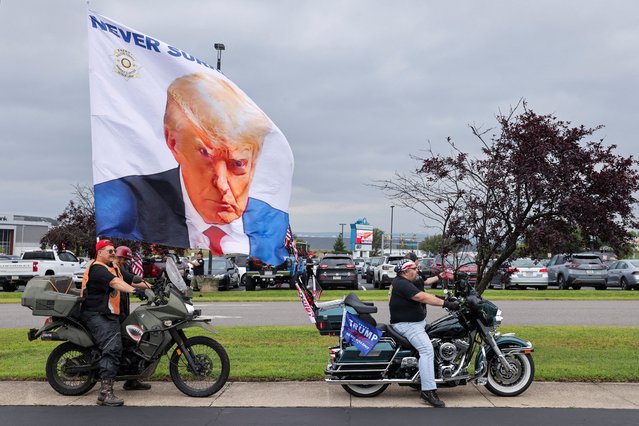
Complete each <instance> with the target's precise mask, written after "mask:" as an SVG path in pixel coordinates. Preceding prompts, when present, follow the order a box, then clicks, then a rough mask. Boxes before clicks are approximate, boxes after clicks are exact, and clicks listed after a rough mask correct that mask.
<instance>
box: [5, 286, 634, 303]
mask: <svg viewBox="0 0 639 426" xmlns="http://www.w3.org/2000/svg"><path fill="white" fill-rule="evenodd" d="M428 291H429V292H431V293H434V294H443V292H442V290H441V289H437V290H428ZM350 292H351V290H326V291H324V292H323V293H322V299H321V300H322V301H327V300H333V299H341V298H343V297H344V296H345V295H347V294H348V293H350ZM355 293H357V295H358V296H359V297H360V298H361V299H362V300H368V301H382V300H383V301H387V300H388V290H367V291H365V290H358V291H355ZM21 296H22V293H3V292H0V303H20V298H21ZM483 296H484V297H485V298H486V299H490V300H639V291H621V290H486V291H485V292H484V294H483ZM193 300H194V301H195V302H292V301H299V297H298V296H297V292H296V291H295V290H288V289H287V290H258V291H222V292H216V293H206V294H204V295H200V294H199V293H196V294H195V296H194V297H193Z"/></svg>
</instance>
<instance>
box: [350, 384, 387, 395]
mask: <svg viewBox="0 0 639 426" xmlns="http://www.w3.org/2000/svg"><path fill="white" fill-rule="evenodd" d="M342 387H343V388H344V390H345V391H346V392H348V393H350V394H351V395H353V396H356V397H358V398H372V397H374V396H377V395H379V394H380V393H382V392H384V391H385V390H386V388H387V387H388V385H342Z"/></svg>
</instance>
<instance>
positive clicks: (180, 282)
mask: <svg viewBox="0 0 639 426" xmlns="http://www.w3.org/2000/svg"><path fill="white" fill-rule="evenodd" d="M166 274H167V275H168V276H169V280H171V282H172V283H173V285H174V286H175V287H176V288H177V289H178V290H180V291H181V292H185V291H186V290H187V286H186V283H185V282H184V279H183V278H182V275H181V274H180V270H179V269H178V267H177V265H176V264H175V261H174V260H173V259H171V258H170V257H167V258H166Z"/></svg>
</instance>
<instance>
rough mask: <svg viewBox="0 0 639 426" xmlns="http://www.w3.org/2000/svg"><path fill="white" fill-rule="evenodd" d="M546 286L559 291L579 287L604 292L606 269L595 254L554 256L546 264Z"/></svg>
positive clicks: (577, 288)
mask: <svg viewBox="0 0 639 426" xmlns="http://www.w3.org/2000/svg"><path fill="white" fill-rule="evenodd" d="M547 268H548V284H550V285H557V287H559V289H560V290H568V289H569V288H570V287H572V288H573V289H575V290H579V289H580V288H581V286H587V287H595V288H596V289H597V290H605V288H606V279H607V277H608V268H607V267H606V265H605V264H604V263H603V262H602V261H601V258H600V257H599V256H598V255H597V254H595V253H576V254H572V255H569V254H556V255H555V256H553V257H552V259H550V262H548V266H547Z"/></svg>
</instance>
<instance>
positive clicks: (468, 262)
mask: <svg viewBox="0 0 639 426" xmlns="http://www.w3.org/2000/svg"><path fill="white" fill-rule="evenodd" d="M430 269H431V274H432V275H437V274H440V273H442V272H447V273H449V275H450V276H448V277H447V278H446V279H449V280H450V279H451V278H453V276H452V274H453V273H458V274H459V273H461V274H466V276H467V277H468V282H469V283H471V284H472V285H475V284H477V263H475V255H474V254H473V253H467V252H463V253H453V254H449V255H447V256H446V257H444V258H442V256H441V255H437V256H435V260H434V261H433V263H432V264H431V267H430ZM439 283H441V280H440V281H439V282H436V283H435V284H434V285H433V286H432V287H433V288H437V285H438V284H439Z"/></svg>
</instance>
